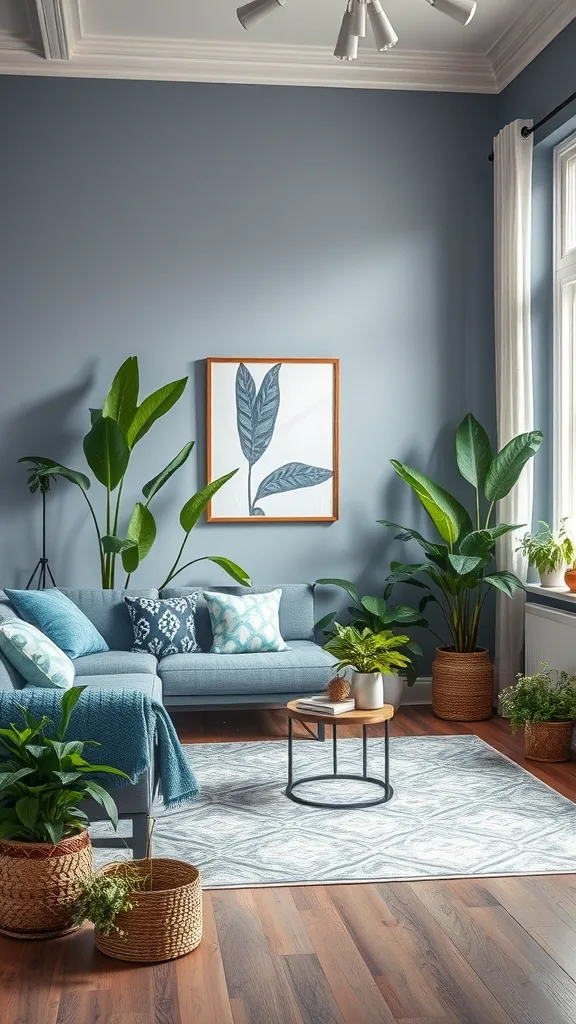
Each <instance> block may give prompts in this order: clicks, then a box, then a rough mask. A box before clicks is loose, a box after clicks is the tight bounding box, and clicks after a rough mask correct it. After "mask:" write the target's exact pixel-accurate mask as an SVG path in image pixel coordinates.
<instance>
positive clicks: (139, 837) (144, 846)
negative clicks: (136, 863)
mask: <svg viewBox="0 0 576 1024" xmlns="http://www.w3.org/2000/svg"><path fill="white" fill-rule="evenodd" d="M149 821H150V819H149V817H148V815H147V814H134V815H133V816H132V851H133V853H132V856H133V857H134V860H143V859H144V857H146V855H147V853H148V833H149Z"/></svg>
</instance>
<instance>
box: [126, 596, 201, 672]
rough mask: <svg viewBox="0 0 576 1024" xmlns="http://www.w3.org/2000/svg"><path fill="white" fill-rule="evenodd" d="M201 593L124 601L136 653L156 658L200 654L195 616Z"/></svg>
mask: <svg viewBox="0 0 576 1024" xmlns="http://www.w3.org/2000/svg"><path fill="white" fill-rule="evenodd" d="M198 593H199V591H197V590H196V591H194V593H193V594H189V595H188V596H187V597H165V598H153V597H125V598H124V601H125V603H126V607H127V609H128V614H129V615H130V620H131V622H132V629H133V630H134V644H133V647H132V650H133V651H147V653H148V654H154V655H155V657H156V658H164V657H166V655H168V654H198V653H199V652H200V651H201V650H202V648H201V647H200V645H199V644H198V642H197V640H196V623H195V622H194V612H195V611H196V602H197V600H198Z"/></svg>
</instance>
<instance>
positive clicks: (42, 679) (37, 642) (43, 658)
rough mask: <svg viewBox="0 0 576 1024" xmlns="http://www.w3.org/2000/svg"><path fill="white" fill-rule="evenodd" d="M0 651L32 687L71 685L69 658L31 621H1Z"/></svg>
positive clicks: (62, 686)
mask: <svg viewBox="0 0 576 1024" xmlns="http://www.w3.org/2000/svg"><path fill="white" fill-rule="evenodd" d="M0 650H1V651H2V654H3V655H4V657H5V658H6V660H7V661H9V662H10V664H11V665H13V666H14V668H15V669H16V671H17V672H18V673H19V674H20V675H21V676H22V677H23V678H24V679H25V680H26V682H27V683H29V684H30V685H31V686H45V687H48V688H49V689H56V690H68V689H69V688H70V687H71V686H72V684H73V682H74V665H73V663H72V661H71V660H70V658H69V657H68V655H67V654H64V651H61V650H60V648H59V647H57V646H56V644H55V643H53V642H52V640H50V638H49V637H47V636H45V635H44V633H42V632H41V631H40V630H39V629H37V628H36V626H33V625H32V623H31V622H24V621H23V620H22V619H17V618H13V619H4V621H3V622H2V623H0Z"/></svg>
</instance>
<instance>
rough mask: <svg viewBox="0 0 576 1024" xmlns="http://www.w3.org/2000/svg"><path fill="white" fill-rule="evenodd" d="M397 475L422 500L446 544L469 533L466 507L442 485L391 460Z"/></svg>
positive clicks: (469, 526)
mask: <svg viewBox="0 0 576 1024" xmlns="http://www.w3.org/2000/svg"><path fill="white" fill-rule="evenodd" d="M391 462H392V465H393V467H394V469H395V470H396V472H397V473H398V476H399V477H401V478H402V480H405V481H406V483H407V484H409V485H410V487H411V488H412V490H413V491H414V493H415V494H416V496H417V497H418V498H419V500H420V501H421V502H422V505H423V506H424V508H425V509H426V511H427V513H428V515H429V516H430V518H431V520H432V522H433V523H434V526H435V527H436V529H437V530H438V533H439V534H440V536H441V537H442V540H445V541H446V543H447V544H455V543H456V541H457V540H458V538H459V537H460V536H464V535H465V534H466V533H470V532H471V530H472V522H471V520H470V516H469V515H468V513H467V511H466V509H465V508H464V507H463V506H462V505H461V504H460V502H459V501H457V500H456V498H454V497H452V495H451V494H449V493H448V491H445V490H444V488H443V487H439V486H438V484H435V483H434V482H433V481H432V480H430V479H429V478H428V477H427V476H424V474H423V473H419V472H418V470H417V469H412V468H411V467H410V466H405V465H404V464H403V463H401V462H397V460H396V459H392V460H391Z"/></svg>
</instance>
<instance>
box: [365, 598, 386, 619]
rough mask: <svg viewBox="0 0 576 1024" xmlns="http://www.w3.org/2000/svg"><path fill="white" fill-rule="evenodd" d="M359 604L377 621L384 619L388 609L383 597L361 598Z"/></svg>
mask: <svg viewBox="0 0 576 1024" xmlns="http://www.w3.org/2000/svg"><path fill="white" fill-rule="evenodd" d="M361 603H362V607H363V608H365V609H366V611H367V612H370V614H371V615H375V616H376V618H378V619H384V616H385V615H386V612H387V610H388V609H387V605H386V601H385V600H384V598H383V597H363V598H362V602H361Z"/></svg>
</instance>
